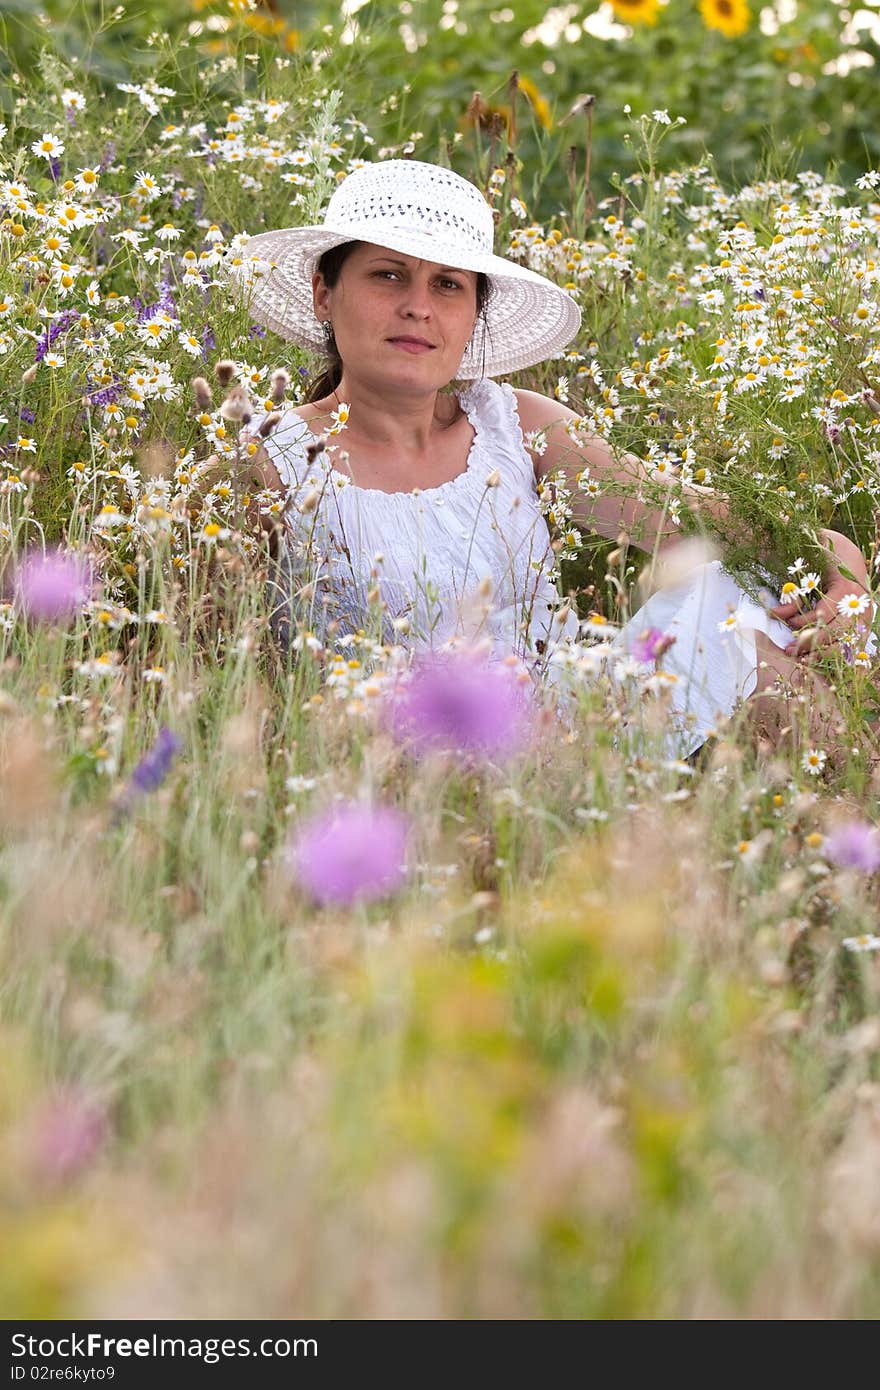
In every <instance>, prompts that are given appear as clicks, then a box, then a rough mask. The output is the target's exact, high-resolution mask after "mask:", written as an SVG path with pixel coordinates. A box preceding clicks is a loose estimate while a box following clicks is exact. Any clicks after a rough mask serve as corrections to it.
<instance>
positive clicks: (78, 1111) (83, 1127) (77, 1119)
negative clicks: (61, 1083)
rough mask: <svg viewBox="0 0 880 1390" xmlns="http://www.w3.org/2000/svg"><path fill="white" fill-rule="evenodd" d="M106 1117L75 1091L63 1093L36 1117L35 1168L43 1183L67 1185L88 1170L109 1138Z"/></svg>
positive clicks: (34, 1138) (96, 1106) (49, 1102)
mask: <svg viewBox="0 0 880 1390" xmlns="http://www.w3.org/2000/svg"><path fill="white" fill-rule="evenodd" d="M107 1128H108V1126H107V1115H106V1113H105V1111H104V1110H103V1109H102V1108H101V1107H100V1106H98V1105H96V1104H95V1103H94V1102H93V1101H90V1100H87V1099H86V1098H85V1097H84V1096H81V1095H79V1094H78V1093H77V1092H76V1091H74V1090H65V1091H62V1092H61V1093H60V1094H59V1095H57V1096H55V1097H53V1098H52V1099H51V1100H50V1101H48V1102H47V1103H46V1104H45V1105H44V1106H43V1108H42V1109H41V1110H40V1112H39V1113H38V1114H37V1118H36V1125H35V1129H34V1134H33V1153H34V1160H35V1167H36V1169H37V1171H38V1172H39V1173H40V1175H41V1176H42V1177H43V1179H44V1180H47V1181H49V1182H50V1183H53V1184H55V1183H64V1182H69V1181H70V1180H71V1179H73V1178H75V1177H77V1176H78V1175H79V1174H80V1173H81V1172H82V1171H83V1170H84V1169H85V1168H87V1167H88V1166H89V1164H90V1163H91V1161H92V1159H93V1158H94V1157H95V1156H96V1154H97V1153H98V1151H99V1150H100V1149H101V1147H102V1146H103V1144H104V1142H105V1140H106V1137H107Z"/></svg>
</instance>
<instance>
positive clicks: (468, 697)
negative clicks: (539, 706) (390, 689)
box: [385, 652, 533, 760]
mask: <svg viewBox="0 0 880 1390" xmlns="http://www.w3.org/2000/svg"><path fill="white" fill-rule="evenodd" d="M531 689H532V688H531V685H529V686H528V687H527V688H526V687H525V686H524V685H523V683H522V682H521V681H520V679H519V678H518V676H517V673H516V672H515V671H514V670H513V669H512V668H511V667H510V666H507V665H503V664H501V663H499V662H489V661H486V660H484V659H483V658H482V657H476V656H475V655H474V654H473V653H468V652H465V653H463V654H458V653H455V654H452V653H450V654H448V655H443V656H435V657H429V658H426V659H424V660H423V661H421V662H420V663H418V664H417V665H416V666H415V667H414V669H413V672H412V674H411V676H410V678H409V680H408V681H407V682H406V683H405V684H403V683H401V684H400V685H399V686H398V687H397V689H396V691H395V692H394V694H393V695H392V697H391V699H390V701H389V703H388V705H387V706H386V709H385V719H386V723H387V726H388V727H389V729H390V730H391V732H392V733H393V734H394V736H395V738H397V739H399V740H400V741H401V742H402V743H406V744H408V745H409V746H410V747H411V748H412V749H413V750H414V751H415V752H416V753H419V754H424V753H429V752H432V751H447V752H460V753H462V754H463V755H464V756H465V758H467V759H478V760H479V759H484V758H504V757H510V756H512V755H513V754H515V753H517V752H519V751H520V749H521V748H522V747H523V746H524V744H525V743H526V741H527V738H528V734H529V729H530V723H531V720H530V716H531V714H532V713H533V706H532V700H531Z"/></svg>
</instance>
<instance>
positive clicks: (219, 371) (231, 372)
mask: <svg viewBox="0 0 880 1390" xmlns="http://www.w3.org/2000/svg"><path fill="white" fill-rule="evenodd" d="M235 370H236V368H235V363H234V362H230V360H229V358H228V357H224V358H223V360H222V362H218V363H217V365H216V367H215V368H214V374H215V376H216V377H217V380H218V381H219V383H220V385H221V386H228V385H229V383H230V382H231V381H232V378H233V377H234V376H235Z"/></svg>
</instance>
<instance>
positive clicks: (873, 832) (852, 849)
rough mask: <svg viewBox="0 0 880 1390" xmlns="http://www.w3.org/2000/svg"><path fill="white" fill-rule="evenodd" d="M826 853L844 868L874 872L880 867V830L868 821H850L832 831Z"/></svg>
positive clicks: (868, 872) (826, 844)
mask: <svg viewBox="0 0 880 1390" xmlns="http://www.w3.org/2000/svg"><path fill="white" fill-rule="evenodd" d="M825 853H826V854H827V856H828V858H829V859H830V860H831V861H832V863H834V864H839V865H840V867H841V868H843V869H861V870H862V872H863V873H866V874H873V873H876V871H877V870H878V869H880V832H878V831H877V829H876V827H875V826H873V825H869V824H868V823H867V822H866V821H849V822H848V823H847V824H846V825H839V826H837V827H836V828H835V829H834V830H832V831H831V833H830V834H829V836H828V838H827V840H826V841H825Z"/></svg>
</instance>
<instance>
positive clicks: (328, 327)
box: [321, 319, 336, 349]
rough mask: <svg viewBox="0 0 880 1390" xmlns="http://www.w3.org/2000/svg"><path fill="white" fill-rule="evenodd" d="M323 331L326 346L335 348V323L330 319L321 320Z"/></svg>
mask: <svg viewBox="0 0 880 1390" xmlns="http://www.w3.org/2000/svg"><path fill="white" fill-rule="evenodd" d="M321 332H322V333H323V334H324V346H325V347H326V348H328V349H329V348H333V347H335V346H336V336H335V334H334V332H333V324H332V323H331V322H330V320H329V319H322V320H321Z"/></svg>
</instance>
